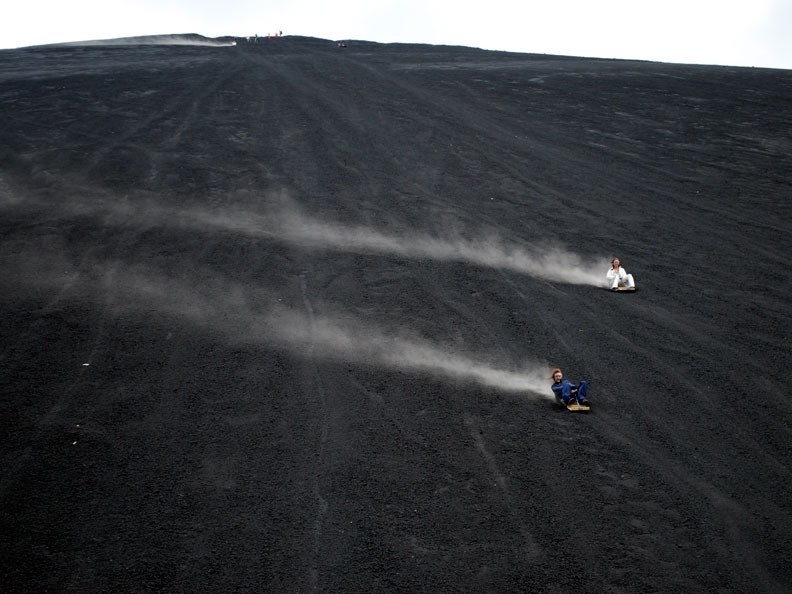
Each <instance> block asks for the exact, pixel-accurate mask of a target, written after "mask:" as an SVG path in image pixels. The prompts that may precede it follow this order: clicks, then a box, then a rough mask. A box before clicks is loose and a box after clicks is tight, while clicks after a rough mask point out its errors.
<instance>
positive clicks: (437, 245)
mask: <svg viewBox="0 0 792 594" xmlns="http://www.w3.org/2000/svg"><path fill="white" fill-rule="evenodd" d="M0 205H1V204H0ZM64 208H66V209H67V210H68V212H69V214H70V215H72V216H94V217H100V218H103V219H104V221H105V223H106V224H117V225H129V224H137V225H144V226H150V227H156V226H161V227H177V228H179V227H180V228H188V229H192V230H195V231H198V232H202V233H211V232H218V231H219V232H227V233H233V234H238V235H247V236H249V237H263V238H267V239H270V240H274V241H281V242H286V243H290V244H293V245H298V246H301V247H304V248H308V249H322V250H336V251H345V252H355V253H362V254H383V255H390V256H397V257H400V258H406V259H416V260H421V259H425V260H436V261H445V262H465V263H468V264H472V265H475V266H482V267H487V268H496V269H502V270H510V271H512V272H517V273H519V274H525V275H528V276H532V277H535V278H539V279H542V280H546V281H550V282H554V283H565V284H575V285H591V286H597V287H604V286H607V283H606V282H605V272H606V271H607V270H608V268H609V267H610V264H609V258H607V257H602V256H600V257H591V256H589V257H584V256H581V255H578V254H575V253H573V252H571V251H569V250H567V249H565V248H563V247H559V246H551V245H546V244H543V243H538V244H519V245H518V244H515V243H509V242H506V241H504V240H502V239H501V238H499V237H496V236H495V235H494V234H490V235H489V236H488V237H481V238H478V239H467V238H463V237H459V236H456V237H453V236H448V235H446V236H442V235H430V234H429V233H416V232H404V233H384V232H381V231H378V230H376V229H372V228H370V227H366V226H362V225H344V224H341V223H334V222H327V221H320V220H317V219H315V218H312V217H310V216H308V215H306V214H304V213H303V212H302V211H301V210H300V209H299V208H298V207H297V206H296V205H295V204H294V203H293V202H292V201H290V200H289V199H288V198H284V197H283V196H281V197H279V198H278V199H277V200H276V204H273V203H270V205H269V206H268V207H265V209H264V211H263V212H256V211H252V210H244V209H239V208H236V209H234V208H225V209H222V210H220V209H204V208H196V207H187V208H168V207H163V206H162V205H161V204H158V203H157V202H156V201H154V200H153V199H150V200H145V199H140V198H138V199H135V200H129V201H125V202H118V201H111V200H108V199H106V198H102V197H99V196H97V197H94V198H93V199H89V200H86V199H83V200H75V201H72V202H70V203H69V204H68V205H66V206H65V207H64Z"/></svg>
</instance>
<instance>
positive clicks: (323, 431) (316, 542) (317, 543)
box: [300, 274, 330, 590]
mask: <svg viewBox="0 0 792 594" xmlns="http://www.w3.org/2000/svg"><path fill="white" fill-rule="evenodd" d="M300 290H301V294H302V300H303V305H304V306H305V310H306V312H308V317H309V320H310V324H311V326H313V325H314V323H315V316H314V309H313V305H311V300H310V298H309V296H308V287H307V283H306V281H305V274H301V275H300ZM313 349H314V344H313V343H310V344H309V345H308V356H307V357H306V360H307V361H309V363H308V365H309V366H310V372H309V374H310V376H311V379H310V381H309V383H310V384H311V385H313V386H314V388H315V390H316V395H317V406H318V407H319V424H320V427H319V443H318V451H317V455H316V456H315V457H314V459H315V460H316V462H315V464H314V468H313V469H312V472H311V480H312V490H313V496H314V499H315V500H316V515H315V517H314V522H313V527H312V530H311V534H312V537H313V543H312V548H311V559H310V565H309V569H308V579H309V583H310V585H311V589H312V590H316V589H317V588H318V585H319V569H318V565H319V562H320V560H321V558H322V546H321V544H322V531H323V525H324V521H325V518H326V517H327V511H328V508H329V506H328V503H327V499H325V497H324V496H323V495H322V488H321V482H322V481H321V478H322V475H323V467H324V464H323V463H324V459H325V454H326V451H325V450H326V444H327V436H328V433H329V430H330V428H329V421H328V414H327V394H326V392H325V389H324V385H323V382H322V377H321V375H320V374H319V370H318V369H317V367H316V363H315V361H314V359H313Z"/></svg>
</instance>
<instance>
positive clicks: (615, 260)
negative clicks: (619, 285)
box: [611, 258, 620, 270]
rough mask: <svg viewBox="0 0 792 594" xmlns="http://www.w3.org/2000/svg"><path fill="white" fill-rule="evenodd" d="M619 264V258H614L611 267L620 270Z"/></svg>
mask: <svg viewBox="0 0 792 594" xmlns="http://www.w3.org/2000/svg"><path fill="white" fill-rule="evenodd" d="M619 264H620V262H619V259H618V258H614V259H613V260H611V266H612V267H613V269H614V270H618V268H619Z"/></svg>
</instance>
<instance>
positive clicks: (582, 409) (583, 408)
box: [566, 402, 591, 412]
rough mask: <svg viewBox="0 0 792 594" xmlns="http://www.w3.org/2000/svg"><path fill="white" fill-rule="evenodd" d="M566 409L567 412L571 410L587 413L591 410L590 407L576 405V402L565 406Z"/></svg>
mask: <svg viewBox="0 0 792 594" xmlns="http://www.w3.org/2000/svg"><path fill="white" fill-rule="evenodd" d="M566 407H567V410H571V411H572V412H588V411H590V410H591V407H590V406H583V405H582V404H578V403H577V402H573V403H571V404H567V405H566Z"/></svg>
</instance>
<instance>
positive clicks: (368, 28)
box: [0, 0, 792, 69]
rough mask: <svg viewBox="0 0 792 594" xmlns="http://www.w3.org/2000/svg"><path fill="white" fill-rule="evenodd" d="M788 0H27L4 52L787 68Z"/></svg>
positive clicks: (2, 41)
mask: <svg viewBox="0 0 792 594" xmlns="http://www.w3.org/2000/svg"><path fill="white" fill-rule="evenodd" d="M790 29H792V0H663V1H660V0H599V1H596V2H592V1H591V0H552V1H548V0H523V1H522V2H514V0H481V1H479V2H476V3H472V2H471V3H467V2H459V1H458V0H457V1H451V0H380V1H376V0H375V1H373V2H372V1H371V0H330V1H319V0H226V1H225V2H218V1H217V0H70V1H69V2H63V1H62V0H23V1H14V2H13V6H11V7H6V8H5V10H4V16H3V18H2V19H1V20H0V48H16V47H24V46H30V45H42V44H48V43H60V42H67V41H86V40H96V39H114V38H119V37H130V36H137V35H159V34H169V33H199V34H201V35H205V36H207V37H219V36H223V35H234V36H240V37H242V36H252V35H256V34H257V35H259V36H265V35H267V34H268V33H275V32H277V31H283V34H284V35H305V36H311V37H320V38H325V39H332V40H339V39H346V40H350V39H360V40H367V41H377V42H382V43H390V42H402V43H431V44H446V45H465V46H470V47H479V48H483V49H493V50H505V51H511V52H528V53H540V54H560V55H568V56H585V57H600V58H623V59H640V60H653V61H659V62H678V63H688V64H690V63H695V64H720V65H730V66H757V67H770V68H784V69H792V34H790Z"/></svg>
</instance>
